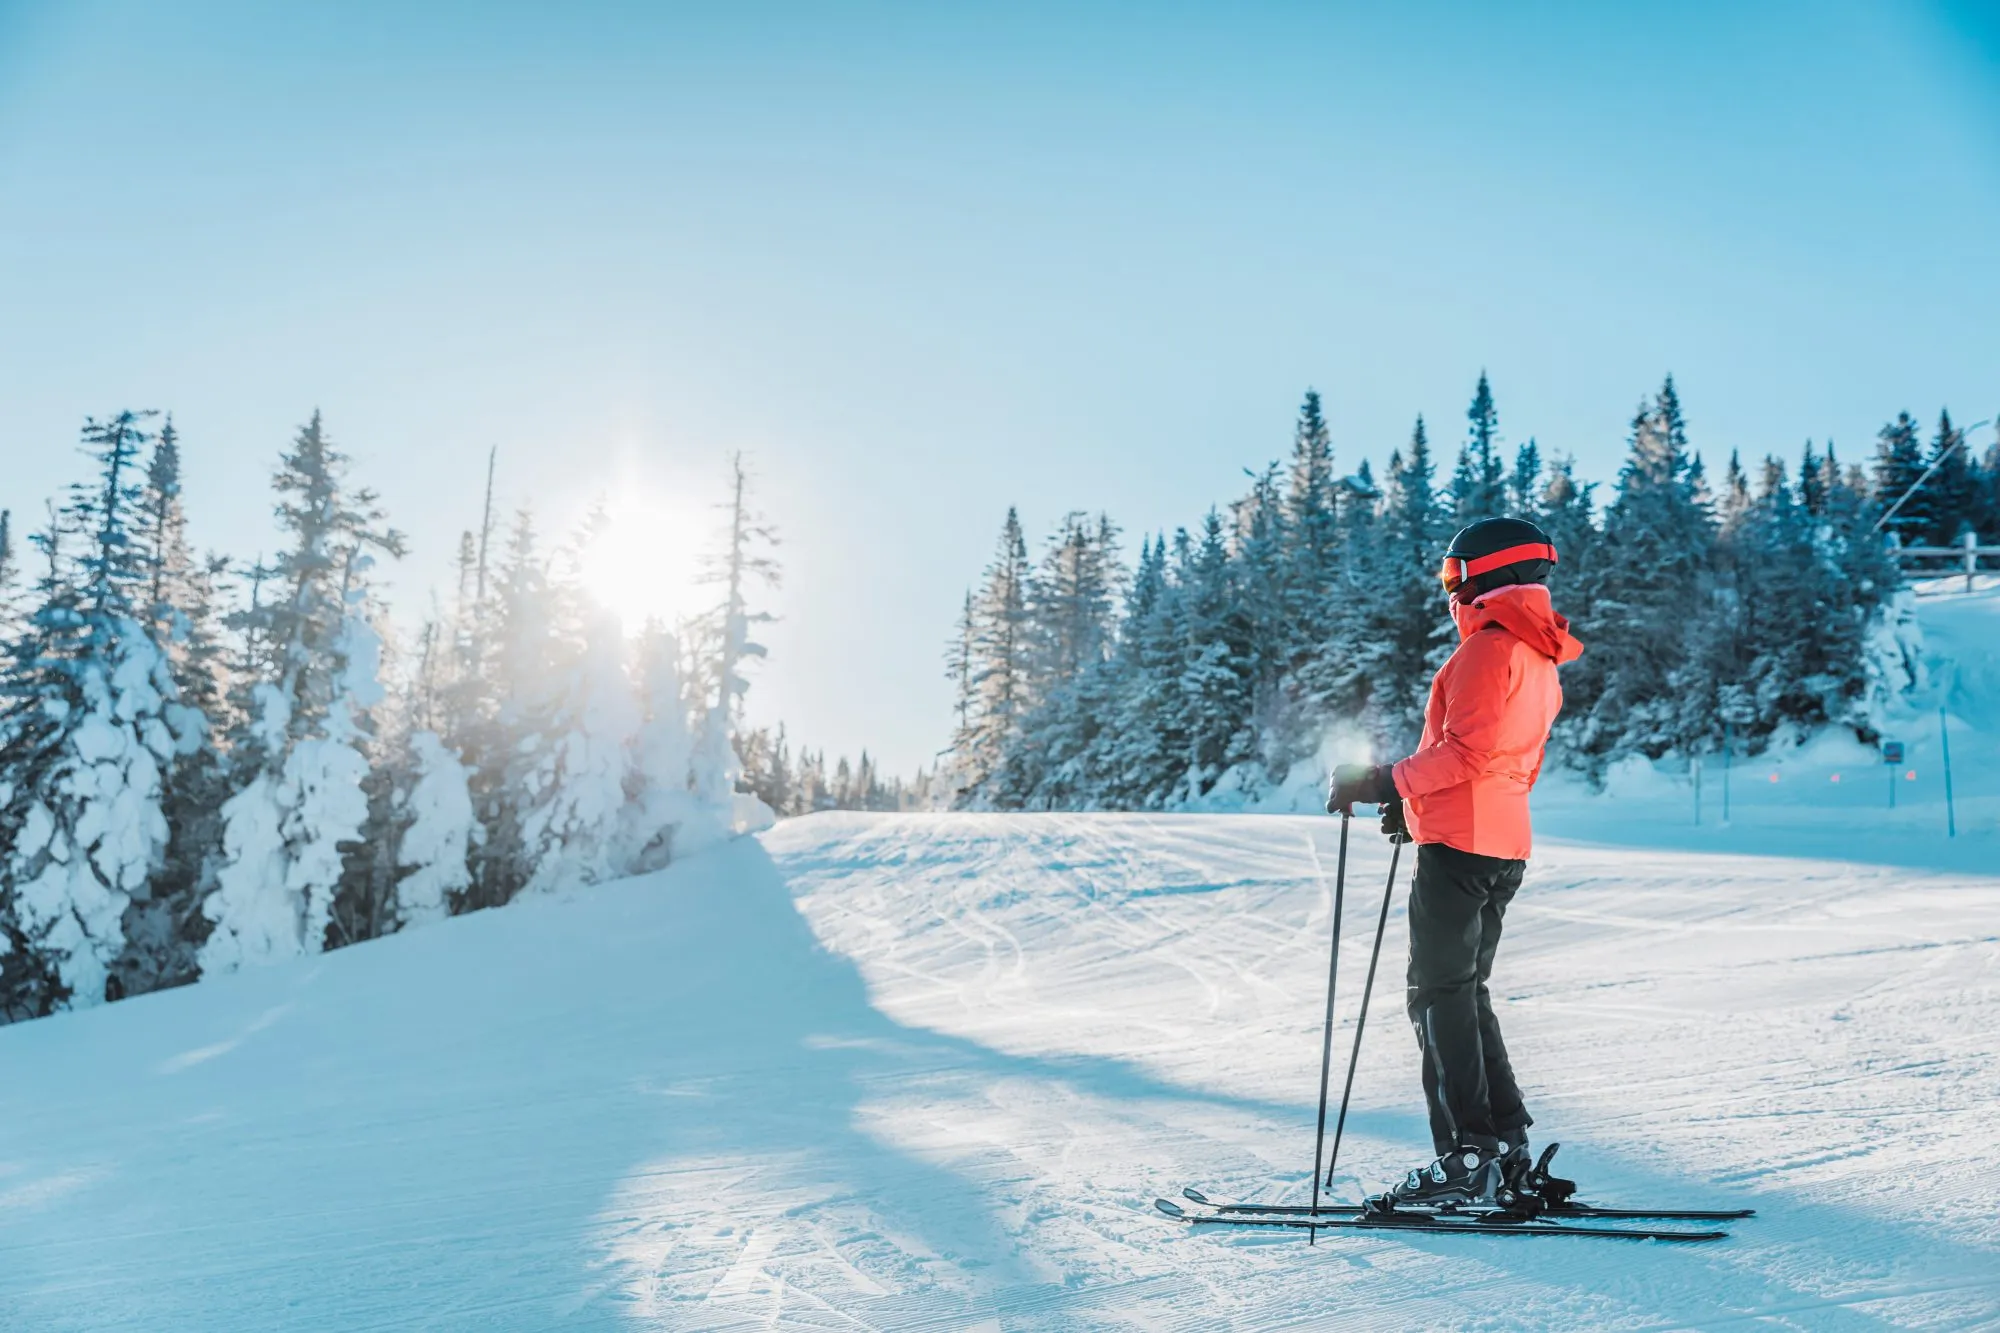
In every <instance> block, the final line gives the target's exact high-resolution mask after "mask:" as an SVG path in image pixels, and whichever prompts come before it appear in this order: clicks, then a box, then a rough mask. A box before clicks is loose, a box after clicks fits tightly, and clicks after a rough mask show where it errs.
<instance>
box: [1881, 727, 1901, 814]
mask: <svg viewBox="0 0 2000 1333" xmlns="http://www.w3.org/2000/svg"><path fill="white" fill-rule="evenodd" d="M1882 762H1883V763H1884V764H1885V765H1887V766H1888V769H1889V808H1890V809H1891V810H1894V809H1895V808H1896V770H1897V768H1899V767H1900V766H1901V765H1902V762H1903V743H1902V742H1901V741H1886V740H1885V741H1883V742H1882Z"/></svg>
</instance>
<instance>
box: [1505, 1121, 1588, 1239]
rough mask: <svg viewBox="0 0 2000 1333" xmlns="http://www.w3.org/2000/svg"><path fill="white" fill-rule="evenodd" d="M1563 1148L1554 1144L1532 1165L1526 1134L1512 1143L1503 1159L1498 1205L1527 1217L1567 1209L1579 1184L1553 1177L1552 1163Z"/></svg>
mask: <svg viewBox="0 0 2000 1333" xmlns="http://www.w3.org/2000/svg"><path fill="white" fill-rule="evenodd" d="M1560 1147H1562V1145H1561V1144H1560V1143H1551V1144H1550V1145H1549V1146H1548V1147H1546V1148H1544V1149H1542V1155H1541V1156H1540V1157H1538V1158H1535V1159H1533V1161H1532V1162H1531V1161H1530V1159H1529V1157H1528V1140H1527V1137H1526V1136H1525V1135H1523V1136H1521V1139H1520V1141H1519V1142H1518V1143H1515V1142H1512V1141H1509V1142H1508V1143H1507V1144H1506V1148H1505V1151H1504V1153H1503V1154H1502V1156H1501V1158H1500V1188H1499V1189H1498V1190H1496V1191H1495V1192H1494V1195H1493V1201H1494V1203H1496V1204H1498V1205H1499V1206H1500V1207H1501V1208H1502V1209H1504V1210H1505V1211H1507V1212H1508V1213H1510V1214H1513V1215H1516V1216H1520V1217H1524V1218H1527V1217H1539V1216H1541V1215H1542V1214H1544V1213H1551V1212H1553V1213H1559V1212H1561V1211H1562V1210H1563V1209H1564V1208H1565V1207H1567V1206H1568V1204H1569V1201H1570V1196H1571V1195H1573V1194H1575V1193H1576V1182H1575V1181H1574V1180H1564V1179H1563V1178H1562V1177H1561V1176H1556V1175H1551V1174H1549V1161H1550V1159H1552V1158H1553V1157H1554V1156H1555V1155H1556V1149H1558V1148H1560Z"/></svg>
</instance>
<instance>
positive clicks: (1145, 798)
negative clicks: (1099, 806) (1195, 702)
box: [1098, 534, 1188, 810]
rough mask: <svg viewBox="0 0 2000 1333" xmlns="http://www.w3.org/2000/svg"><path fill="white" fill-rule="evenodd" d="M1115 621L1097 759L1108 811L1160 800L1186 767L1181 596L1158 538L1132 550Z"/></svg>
mask: <svg viewBox="0 0 2000 1333" xmlns="http://www.w3.org/2000/svg"><path fill="white" fill-rule="evenodd" d="M1184 535H1185V534H1183V536H1184ZM1122 624H1123V633H1122V634H1121V635H1120V638H1119V645H1118V652H1117V656H1116V657H1115V659H1114V661H1113V666H1112V675H1113V679H1114V682H1115V686H1116V691H1117V693H1116V698H1115V701H1114V703H1113V704H1112V707H1113V708H1114V710H1115V712H1114V714H1113V722H1112V724H1111V725H1110V726H1109V727H1108V728H1107V729H1106V731H1105V732H1104V734H1103V739H1102V742H1101V744H1102V750H1103V754H1102V756H1101V758H1100V759H1099V761H1098V764H1099V768H1100V769H1101V771H1102V773H1103V774H1104V783H1103V791H1102V800H1103V802H1104V803H1105V804H1106V805H1108V806H1111V807H1112V808H1115V809H1128V810H1130V809H1146V808H1151V807H1157V806H1159V805H1160V804H1162V803H1163V802H1164V801H1165V800H1166V799H1167V796H1168V794H1169V793H1170V792H1171V791H1172V790H1173V789H1174V786H1175V784H1176V783H1178V782H1179V780H1180V779H1181V777H1182V776H1183V775H1184V774H1185V773H1186V772H1187V752H1188V731H1187V699H1186V696H1185V694H1184V693H1183V692H1182V690H1181V666H1182V642H1183V640H1184V638H1185V633H1184V625H1183V616H1182V596H1181V589H1180V588H1178V587H1177V586H1175V585H1174V584H1173V583H1171V582H1170V581H1169V575H1168V569H1167V542H1166V538H1165V537H1164V536H1162V537H1160V538H1157V539H1155V540H1152V541H1150V542H1147V543H1143V544H1142V545H1141V547H1140V552H1139V567H1138V570H1137V571H1136V573H1135V574H1134V575H1133V579H1132V588H1131V591H1130V593H1129V594H1128V595H1127V597H1126V602H1125V613H1124V617H1123V620H1122Z"/></svg>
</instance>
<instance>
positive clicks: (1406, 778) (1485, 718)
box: [1326, 518, 1583, 1208]
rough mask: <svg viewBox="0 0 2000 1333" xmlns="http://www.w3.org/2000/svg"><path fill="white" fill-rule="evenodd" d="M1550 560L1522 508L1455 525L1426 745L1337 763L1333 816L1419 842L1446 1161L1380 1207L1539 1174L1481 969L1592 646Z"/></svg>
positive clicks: (1427, 1026) (1424, 999) (1421, 1024)
mask: <svg viewBox="0 0 2000 1333" xmlns="http://www.w3.org/2000/svg"><path fill="white" fill-rule="evenodd" d="M1555 563H1556V549H1555V546H1554V544H1553V543H1551V542H1550V541H1549V538H1548V534H1546V533H1544V532H1543V531H1542V530H1541V529H1540V528H1539V527H1536V526H1535V525H1534V524H1533V523H1530V522H1527V521H1526V520H1524V519H1518V518H1489V519H1483V520H1481V521H1480V522H1477V523H1474V524H1473V525H1471V526H1470V527H1468V528H1466V529H1464V530H1463V531H1461V532H1460V533H1459V534H1458V535H1457V536H1456V537H1453V538H1452V539H1451V545H1450V547H1449V548H1447V550H1446V552H1445V557H1444V567H1443V569H1442V570H1441V571H1440V574H1439V577H1440V578H1441V579H1442V581H1443V583H1444V587H1445V592H1446V593H1447V594H1449V596H1450V598H1451V617H1452V620H1453V621H1454V622H1455V623H1456V624H1457V627H1458V636H1459V644H1458V648H1457V649H1456V651H1454V652H1453V653H1452V655H1451V658H1450V660H1448V661H1447V662H1446V663H1445V664H1444V665H1443V666H1441V667H1439V668H1438V673H1437V676H1436V678H1435V679H1433V680H1432V682H1431V692H1430V700H1429V702H1428V703H1427V704H1426V705H1425V708H1424V732H1423V741H1422V744H1421V745H1420V746H1419V747H1418V749H1417V751H1416V753H1414V754H1412V755H1410V756H1409V757H1408V758H1406V759H1402V760H1399V761H1398V762H1396V763H1394V764H1382V765H1376V766H1372V767H1371V766H1367V765H1362V764H1343V765H1341V766H1340V767H1338V768H1336V769H1335V770H1334V772H1333V781H1332V784H1331V791H1330V792H1329V794H1328V797H1327V807H1326V808H1327V810H1328V812H1329V813H1334V812H1345V811H1351V810H1352V808H1353V806H1354V805H1355V804H1357V803H1359V804H1363V805H1375V806H1379V807H1381V809H1382V830H1383V832H1385V833H1388V834H1390V835H1391V836H1400V837H1406V838H1408V839H1409V840H1412V841H1414V842H1415V843H1416V844H1417V872H1416V878H1415V882H1414V884H1413V885H1412V887H1411V889H1410V967H1409V986H1408V991H1407V998H1408V1005H1409V1014H1410V1022H1411V1024H1412V1025H1413V1026H1414V1027H1415V1029H1416V1034H1417V1046H1418V1048H1419V1050H1420V1051H1421V1052H1422V1054H1423V1085H1424V1100H1425V1102H1426V1103H1427V1104H1428V1106H1429V1108H1430V1123H1431V1140H1432V1145H1433V1147H1434V1148H1435V1149H1436V1151H1437V1158H1436V1160H1435V1161H1433V1162H1432V1163H1431V1164H1430V1165H1429V1166H1427V1167H1423V1168H1420V1169H1418V1170H1415V1171H1412V1172H1410V1173H1409V1176H1408V1177H1407V1178H1406V1179H1405V1180H1404V1181H1403V1182H1402V1183H1401V1184H1400V1185H1397V1186H1396V1187H1395V1188H1394V1189H1392V1190H1390V1191H1389V1192H1388V1193H1387V1194H1385V1195H1382V1196H1380V1197H1379V1198H1377V1199H1375V1200H1372V1201H1371V1203H1372V1204H1373V1205H1374V1206H1376V1207H1378V1208H1393V1207H1394V1206H1395V1205H1396V1204H1398V1203H1410V1204H1421V1205H1425V1206H1429V1207H1436V1206H1440V1205H1446V1204H1455V1203H1474V1202H1485V1201H1490V1200H1492V1199H1493V1198H1494V1196H1495V1195H1496V1193H1498V1192H1499V1191H1500V1189H1501V1186H1502V1185H1503V1184H1506V1183H1512V1184H1514V1185H1516V1186H1520V1185H1522V1184H1523V1183H1524V1182H1525V1181H1526V1178H1527V1177H1528V1175H1529V1171H1530V1158H1529V1155H1528V1126H1529V1125H1531V1124H1533V1123H1534V1121H1533V1119H1532V1118H1531V1117H1530V1116H1529V1115H1528V1108H1527V1107H1526V1106H1525V1105H1523V1104H1522V1101H1521V1089H1520V1087H1519V1085H1518V1084H1516V1083H1515V1081H1514V1071H1513V1068H1512V1066H1511V1065H1509V1064H1508V1061H1507V1048H1506V1045H1505V1044H1504V1043H1503V1042H1502V1041H1501V1038H1500V1023H1499V1020H1498V1019H1497V1018H1496V1017H1495V1016H1494V1013H1493V1003H1492V1000H1491V999H1490V998H1489V997H1488V995H1487V990H1486V982H1487V978H1488V977H1489V976H1490V975H1491V973H1492V970H1493V955H1494V952H1495V950H1496V949H1497V948H1498V947H1499V944H1500V926H1501V921H1502V919H1503V918H1504V917H1505V916H1506V913H1507V904H1508V902H1509V901H1510V900H1511V899H1512V898H1513V896H1514V892H1515V890H1517V889H1518V888H1520V886H1521V873H1522V871H1523V870H1524V869H1525V868H1526V866H1527V858H1528V852H1529V842H1530V833H1529V822H1528V791H1529V789H1530V788H1532V787H1533V786H1534V785H1535V778H1536V776H1537V775H1538V774H1539V773H1540V772H1541V767H1542V750H1543V746H1544V745H1545V744H1546V743H1547V741H1548V735H1549V727H1550V725H1551V724H1552V723H1554V721H1555V718H1556V714H1557V713H1558V712H1559V711H1561V709H1562V686H1561V685H1560V684H1559V683H1558V682H1557V680H1556V667H1557V666H1558V665H1559V664H1560V663H1563V662H1570V661H1574V660H1575V659H1576V658H1577V657H1578V656H1579V655H1580V654H1581V653H1582V652H1583V645H1582V644H1580V643H1578V642H1577V641H1576V640H1575V639H1574V638H1572V637H1571V636H1570V633H1569V622H1568V621H1567V620H1565V619H1564V618H1563V617H1562V616H1560V615H1557V614H1556V612H1555V608H1554V607H1553V606H1552V605H1551V604H1550V601H1549V590H1548V588H1547V586H1546V584H1545V580H1546V579H1547V578H1548V573H1549V569H1550V567H1551V566H1553V565H1554V564H1555Z"/></svg>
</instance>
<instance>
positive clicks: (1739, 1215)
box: [1181, 1188, 1757, 1222]
mask: <svg viewBox="0 0 2000 1333" xmlns="http://www.w3.org/2000/svg"><path fill="white" fill-rule="evenodd" d="M1181 1197H1182V1198H1184V1199H1187V1200H1188V1201H1189V1202H1190V1203H1198V1204H1200V1205H1201V1206H1202V1207H1204V1208H1212V1209H1214V1210H1215V1211H1216V1212H1218V1213H1225V1214H1229V1215H1231V1216H1237V1217H1303V1216H1305V1215H1307V1214H1309V1213H1311V1212H1312V1205H1311V1204H1306V1203H1237V1202H1233V1201H1227V1200H1222V1199H1211V1198H1210V1197H1209V1196H1208V1195H1206V1194H1203V1193H1202V1192H1201V1191H1200V1190H1198V1189H1192V1188H1190V1189H1184V1190H1182V1191H1181ZM1319 1211H1320V1215H1321V1216H1325V1215H1328V1214H1332V1215H1333V1216H1336V1217H1351V1216H1354V1215H1356V1214H1359V1213H1360V1212H1361V1211H1362V1205H1360V1204H1358V1203H1323V1204H1321V1205H1320V1206H1319ZM1398 1211H1401V1212H1408V1213H1411V1214H1413V1215H1417V1214H1420V1215H1422V1216H1424V1217H1439V1216H1442V1217H1473V1218H1485V1217H1493V1216H1504V1215H1506V1212H1507V1210H1506V1209H1504V1208H1498V1207H1475V1208H1452V1209H1447V1210H1442V1211H1441V1210H1438V1209H1431V1208H1424V1209H1416V1208H1411V1207H1409V1206H1407V1205H1404V1206H1402V1207H1401V1208H1399V1209H1398ZM1756 1215H1757V1210H1756V1209H1755V1208H1609V1207H1602V1206H1600V1205H1597V1204H1589V1203H1564V1204H1560V1205H1557V1206H1554V1207H1547V1208H1543V1209H1542V1210H1541V1211H1540V1212H1539V1213H1537V1214H1536V1216H1538V1217H1554V1218H1564V1217H1577V1218H1593V1217H1594V1218H1598V1219H1600V1220H1606V1221H1608V1220H1615V1219H1620V1218H1631V1219H1648V1218H1650V1219H1653V1220H1656V1221H1661V1222H1734V1221H1739V1220H1741V1219H1743V1218H1746V1217H1755V1216H1756Z"/></svg>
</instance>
